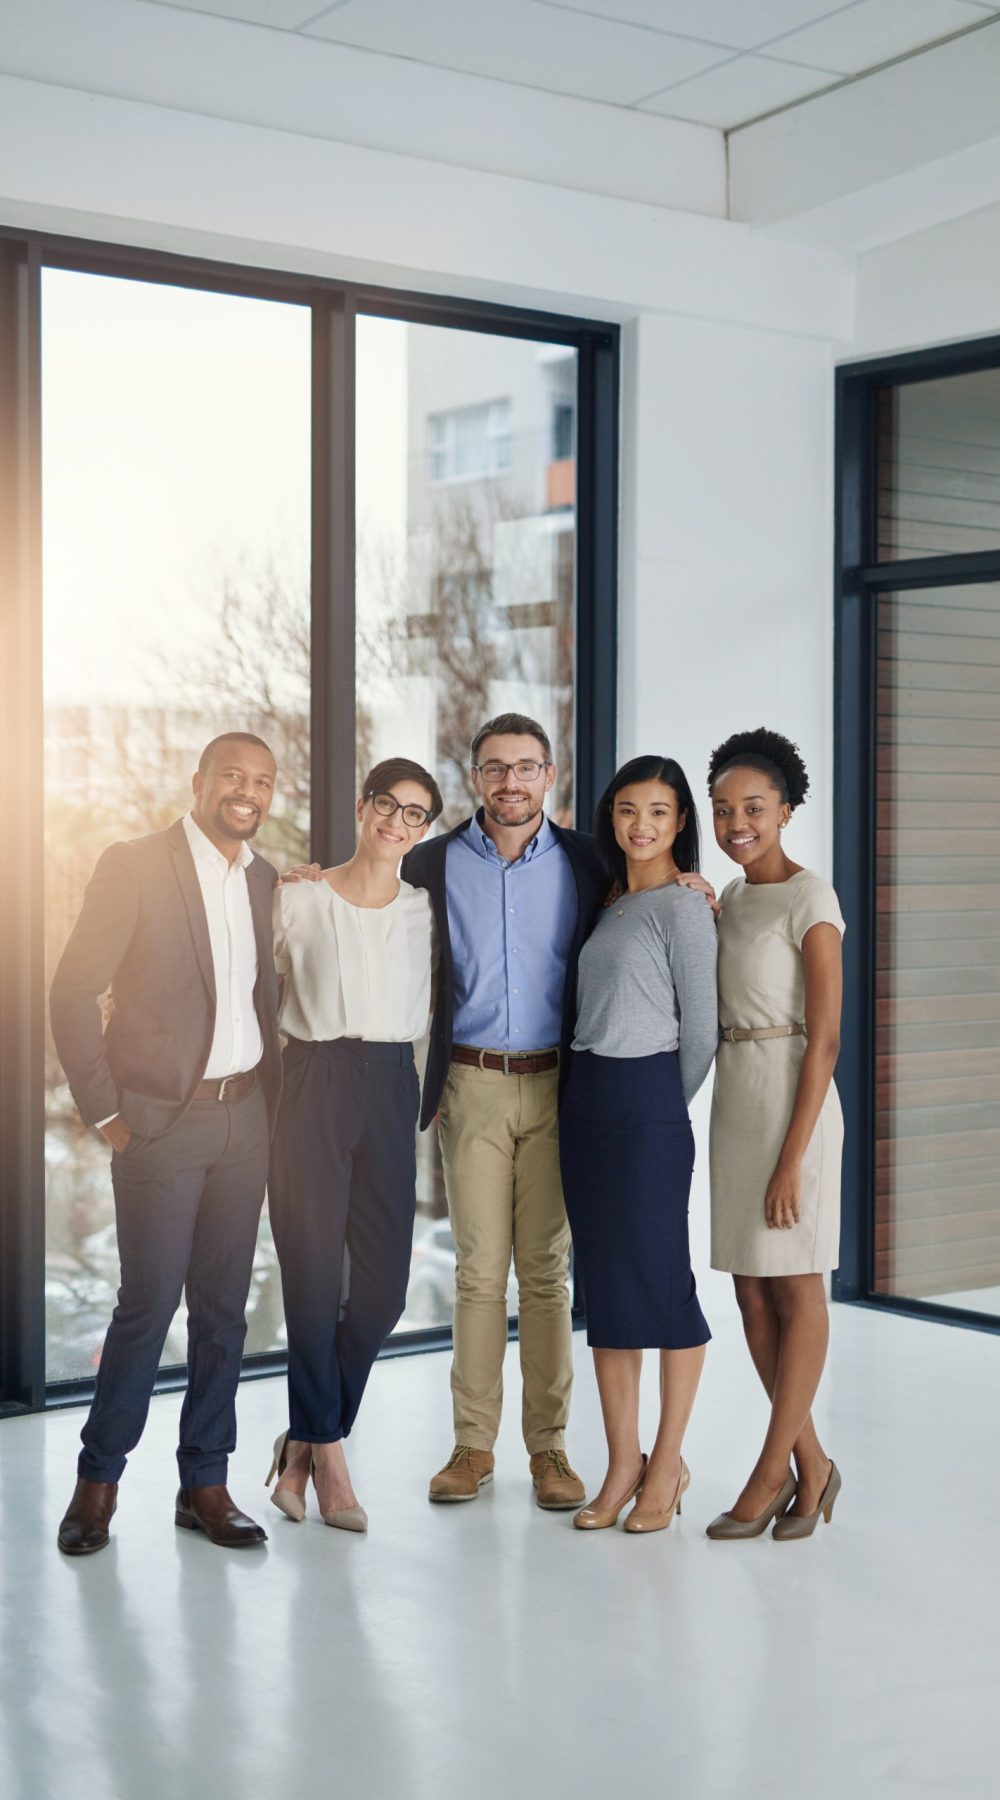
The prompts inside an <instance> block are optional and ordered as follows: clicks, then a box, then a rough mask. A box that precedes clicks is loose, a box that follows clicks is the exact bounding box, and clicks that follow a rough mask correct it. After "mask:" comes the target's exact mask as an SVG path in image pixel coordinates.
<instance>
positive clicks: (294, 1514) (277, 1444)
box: [264, 1431, 306, 1525]
mask: <svg viewBox="0 0 1000 1800" xmlns="http://www.w3.org/2000/svg"><path fill="white" fill-rule="evenodd" d="M289 1436H290V1433H289V1432H287V1431H279V1433H278V1435H277V1437H276V1438H275V1440H274V1461H273V1462H272V1464H271V1467H270V1469H269V1470H268V1472H267V1479H266V1480H265V1482H264V1486H265V1487H270V1485H271V1483H272V1481H273V1480H274V1477H275V1476H276V1475H278V1476H281V1475H283V1474H284V1472H285V1469H286V1468H287V1466H288V1454H287V1453H288V1439H289ZM271 1505H272V1506H276V1507H277V1508H278V1511H279V1512H283V1513H284V1515H285V1518H286V1519H291V1520H292V1521H293V1522H294V1524H296V1525H301V1523H302V1521H303V1519H304V1518H305V1516H306V1503H305V1501H304V1499H303V1498H302V1495H301V1494H293V1493H292V1491H291V1489H290V1488H276V1489H275V1491H274V1493H273V1494H272V1495H271Z"/></svg>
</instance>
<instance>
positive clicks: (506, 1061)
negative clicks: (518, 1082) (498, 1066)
mask: <svg viewBox="0 0 1000 1800" xmlns="http://www.w3.org/2000/svg"><path fill="white" fill-rule="evenodd" d="M500 1054H501V1056H502V1057H503V1072H504V1074H505V1075H509V1074H510V1051H509V1050H501V1052H500Z"/></svg>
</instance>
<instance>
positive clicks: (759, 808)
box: [712, 767, 792, 869]
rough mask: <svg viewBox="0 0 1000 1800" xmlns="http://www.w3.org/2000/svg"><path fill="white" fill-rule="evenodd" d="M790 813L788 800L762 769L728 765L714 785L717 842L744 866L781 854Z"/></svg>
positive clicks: (735, 861) (734, 859)
mask: <svg viewBox="0 0 1000 1800" xmlns="http://www.w3.org/2000/svg"><path fill="white" fill-rule="evenodd" d="M791 816H792V809H791V807H790V806H789V804H788V801H787V800H783V799H782V798H781V794H780V793H779V791H778V789H777V788H776V787H775V786H774V784H773V782H771V781H769V780H768V778H767V776H766V775H764V774H762V773H761V771H760V769H743V768H739V767H734V768H732V769H726V770H724V771H723V773H722V774H721V775H720V776H719V778H718V780H717V782H716V784H715V786H714V788H713V789H712V822H713V824H714V826H715V839H716V843H717V844H718V845H719V848H720V850H724V851H725V853H726V855H727V856H730V857H732V860H733V862H734V863H738V864H739V866H740V868H741V869H746V868H750V867H751V866H752V865H753V864H754V863H759V862H761V861H762V860H763V859H764V858H765V857H773V856H775V855H777V854H780V843H781V838H780V833H781V830H782V828H783V827H784V826H785V825H787V824H788V821H789V819H790V818H791Z"/></svg>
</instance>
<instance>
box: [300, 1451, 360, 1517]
mask: <svg viewBox="0 0 1000 1800" xmlns="http://www.w3.org/2000/svg"><path fill="white" fill-rule="evenodd" d="M310 1473H311V1475H312V1479H313V1487H315V1488H316V1496H317V1499H318V1498H319V1488H318V1487H316V1464H315V1462H313V1463H312V1465H311V1468H310ZM319 1516H320V1518H321V1519H322V1521H323V1523H324V1525H332V1526H333V1528H334V1530H335V1531H367V1530H368V1514H367V1513H366V1512H365V1509H364V1507H363V1506H338V1507H336V1508H335V1509H334V1511H333V1512H324V1511H323V1509H322V1507H321V1508H320V1514H319Z"/></svg>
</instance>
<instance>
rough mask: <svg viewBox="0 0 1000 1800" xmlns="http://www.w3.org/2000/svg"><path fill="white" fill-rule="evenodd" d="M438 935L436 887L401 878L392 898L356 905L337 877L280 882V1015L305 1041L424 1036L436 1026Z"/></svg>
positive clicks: (276, 914)
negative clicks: (336, 886)
mask: <svg viewBox="0 0 1000 1800" xmlns="http://www.w3.org/2000/svg"><path fill="white" fill-rule="evenodd" d="M433 950H434V938H433V929H432V914H431V901H430V895H429V894H428V893H427V891H426V889H424V888H414V887H411V886H410V883H409V882H408V881H402V880H401V881H400V884H399V892H398V894H397V895H396V898H395V899H394V900H391V901H390V903H389V905H388V906H380V907H374V906H352V904H351V902H350V901H349V900H344V899H343V898H342V897H341V895H340V894H336V893H334V891H333V888H332V887H331V886H330V883H329V882H328V881H298V882H294V883H292V884H290V885H289V886H288V887H277V888H275V890H274V960H275V965H276V967H277V970H278V974H279V975H283V976H284V977H285V984H284V990H283V992H282V996H281V1009H280V1011H279V1013H278V1024H279V1025H280V1027H281V1029H282V1031H285V1032H287V1033H288V1035H289V1036H290V1037H293V1038H300V1039H301V1040H302V1041H303V1042H305V1043H317V1042H318V1043H326V1042H329V1041H330V1040H331V1039H332V1038H361V1039H363V1040H364V1041H366V1042H367V1043H376V1044H406V1043H410V1044H412V1043H415V1042H416V1041H417V1039H418V1038H422V1037H423V1036H424V1033H425V1032H426V1030H427V1026H428V1022H429V1019H430V1007H431V966H432V962H433Z"/></svg>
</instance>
